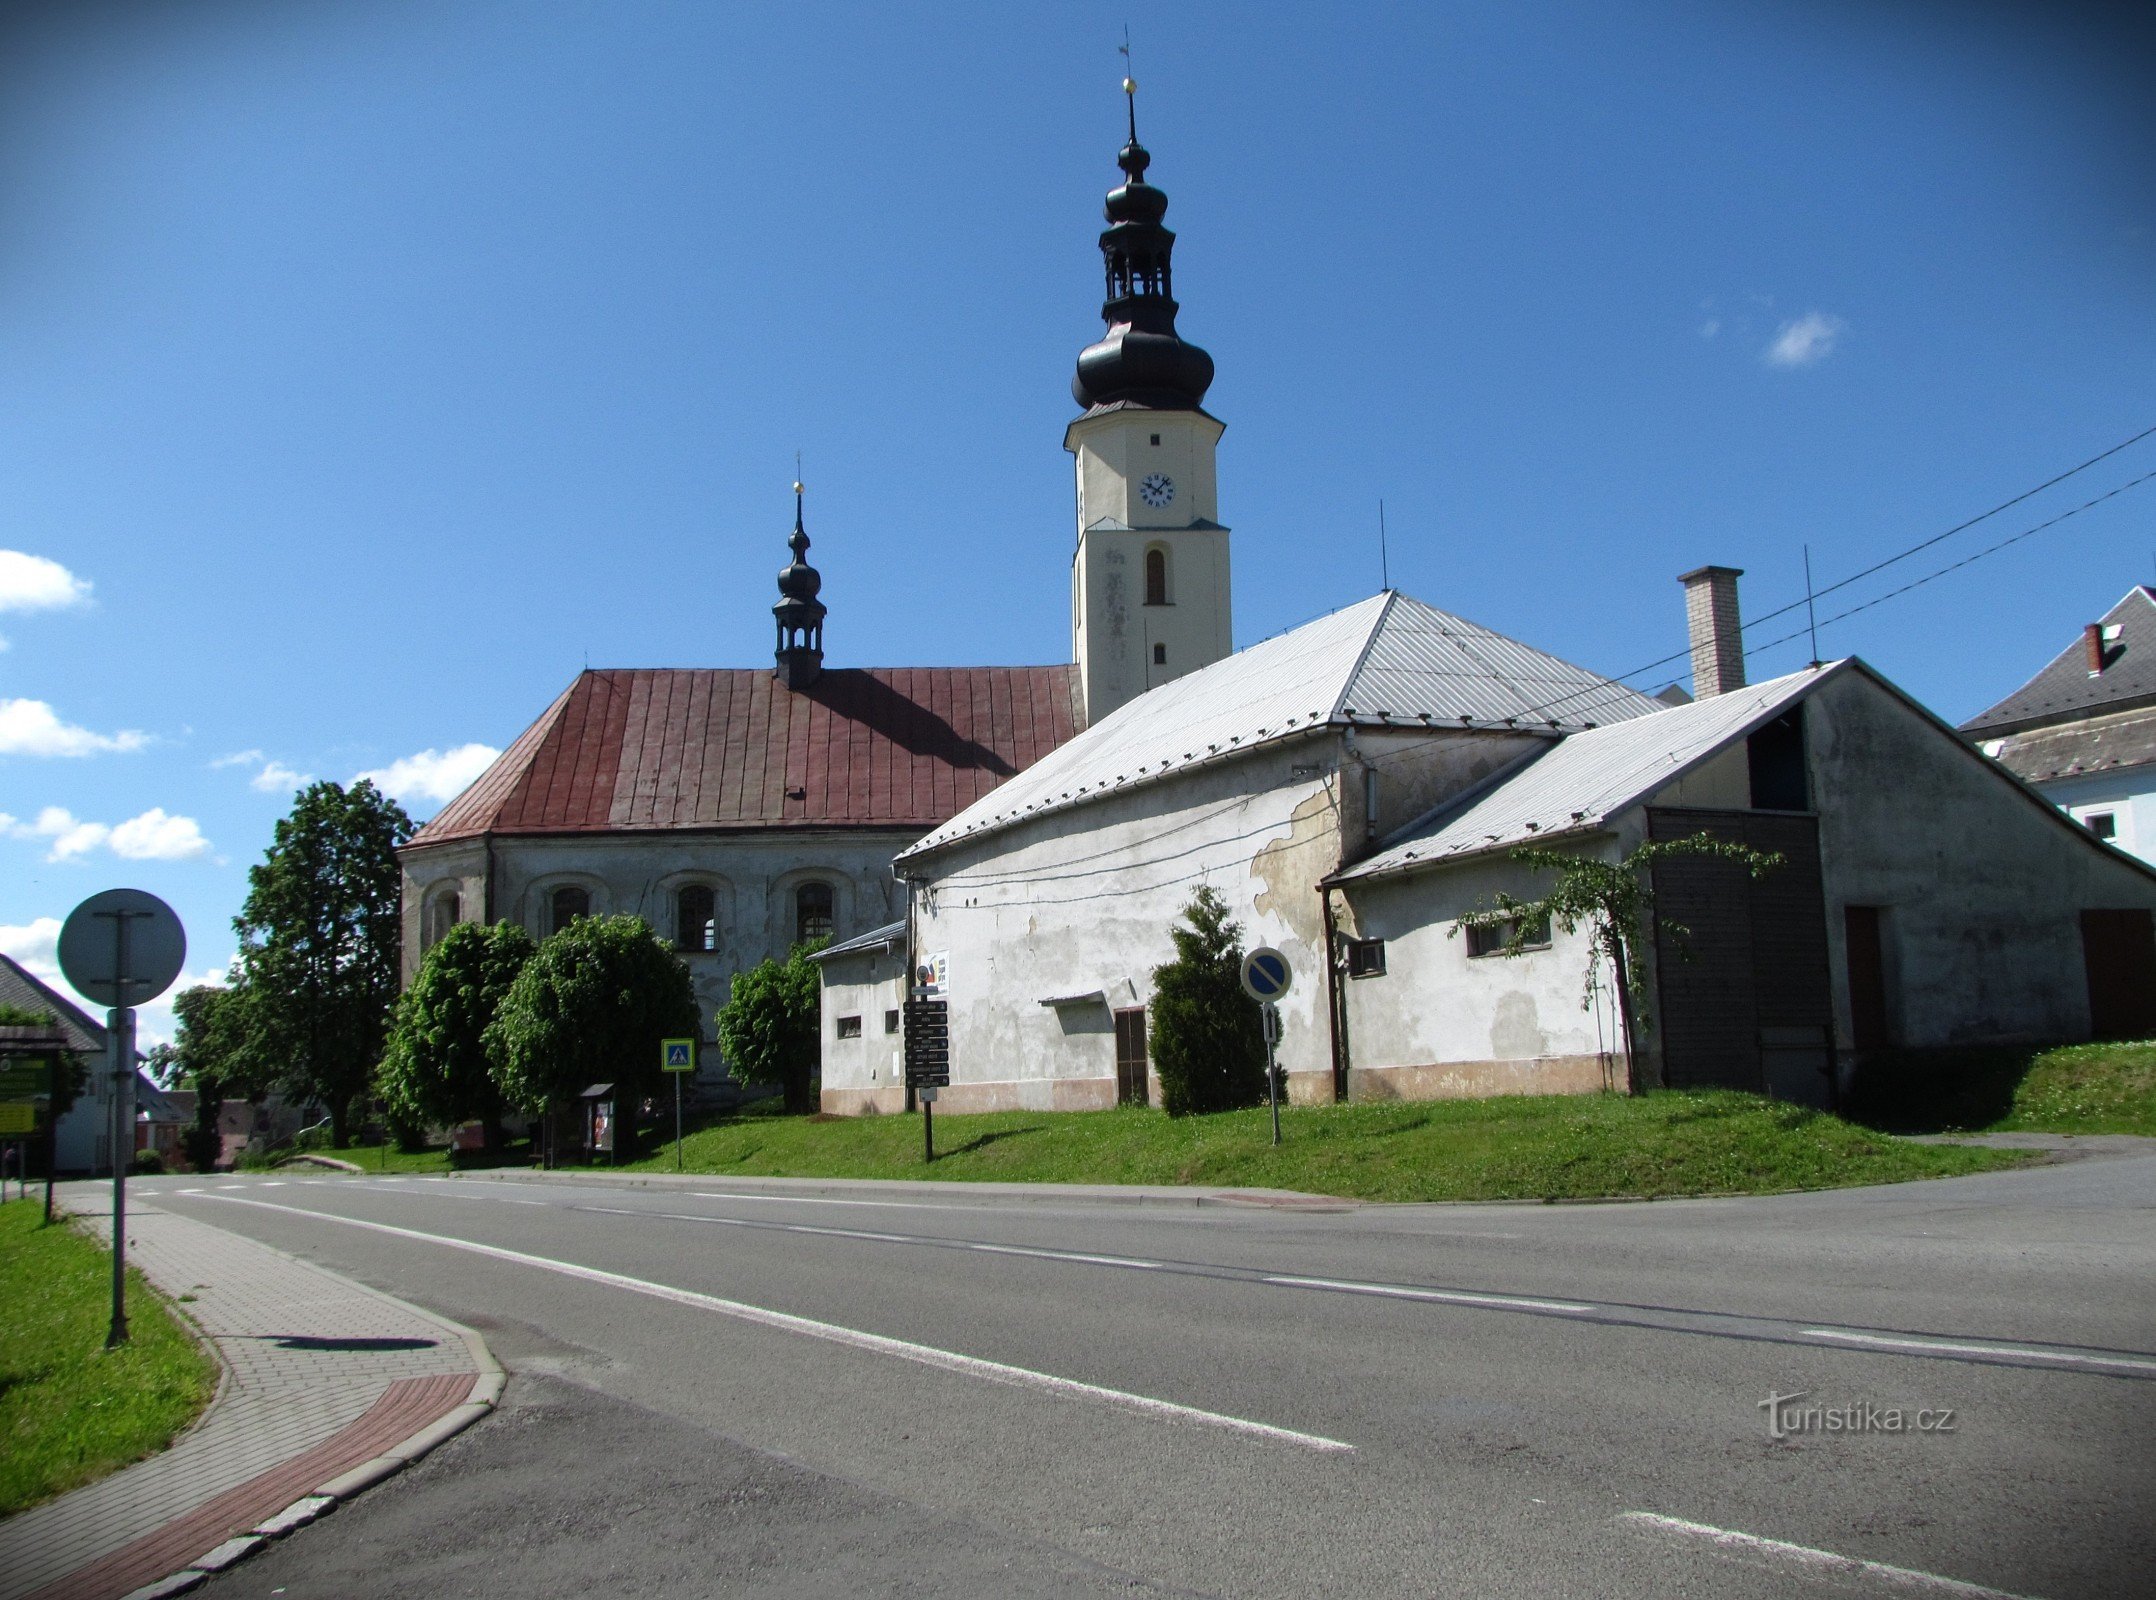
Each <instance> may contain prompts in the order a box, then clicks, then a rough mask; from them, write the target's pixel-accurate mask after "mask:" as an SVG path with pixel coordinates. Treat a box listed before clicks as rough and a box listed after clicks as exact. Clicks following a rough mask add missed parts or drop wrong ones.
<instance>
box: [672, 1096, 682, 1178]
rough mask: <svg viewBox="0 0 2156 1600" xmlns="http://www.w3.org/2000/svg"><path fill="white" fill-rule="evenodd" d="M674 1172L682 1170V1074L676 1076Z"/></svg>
mask: <svg viewBox="0 0 2156 1600" xmlns="http://www.w3.org/2000/svg"><path fill="white" fill-rule="evenodd" d="M674 1170H675V1171H676V1172H679V1171H680V1170H681V1074H680V1073H678V1072H677V1073H675V1074H674Z"/></svg>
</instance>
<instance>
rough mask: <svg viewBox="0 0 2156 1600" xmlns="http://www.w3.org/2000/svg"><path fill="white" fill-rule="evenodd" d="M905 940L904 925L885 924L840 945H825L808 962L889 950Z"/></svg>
mask: <svg viewBox="0 0 2156 1600" xmlns="http://www.w3.org/2000/svg"><path fill="white" fill-rule="evenodd" d="M905 938H906V925H905V923H903V922H887V923H885V924H884V925H883V926H882V927H880V928H871V929H869V930H868V932H866V933H857V934H855V935H854V936H853V937H852V938H851V939H848V940H846V941H845V942H844V943H842V944H830V945H825V946H824V947H823V948H822V949H821V950H818V951H817V952H816V953H815V954H814V955H812V956H810V957H809V960H811V961H829V960H830V959H831V958H832V957H833V956H852V955H860V954H862V953H863V952H865V951H869V950H889V949H891V948H892V947H893V946H894V945H898V944H901V943H903V942H904V941H905Z"/></svg>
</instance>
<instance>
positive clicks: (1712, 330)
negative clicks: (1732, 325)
mask: <svg viewBox="0 0 2156 1600" xmlns="http://www.w3.org/2000/svg"><path fill="white" fill-rule="evenodd" d="M1721 331H1722V319H1721V318H1720V317H1709V318H1708V319H1707V320H1706V321H1705V322H1702V323H1701V324H1700V325H1699V336H1700V337H1701V338H1702V339H1711V338H1713V337H1714V336H1715V335H1716V334H1718V333H1720V332H1721Z"/></svg>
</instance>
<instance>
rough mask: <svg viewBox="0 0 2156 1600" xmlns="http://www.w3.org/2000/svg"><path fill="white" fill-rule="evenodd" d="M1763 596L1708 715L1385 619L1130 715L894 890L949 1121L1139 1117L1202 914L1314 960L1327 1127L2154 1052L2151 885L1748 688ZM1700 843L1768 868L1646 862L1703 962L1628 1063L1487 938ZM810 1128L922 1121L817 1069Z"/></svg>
mask: <svg viewBox="0 0 2156 1600" xmlns="http://www.w3.org/2000/svg"><path fill="white" fill-rule="evenodd" d="M1737 577H1738V574H1737V573H1735V572H1734V571H1731V570H1730V569H1726V568H1716V567H1708V568H1702V569H1700V570H1699V571H1697V572H1694V573H1690V574H1687V575H1686V587H1687V594H1688V601H1689V610H1690V613H1691V619H1692V624H1693V644H1694V649H1693V664H1694V670H1693V685H1694V689H1695V690H1696V691H1697V694H1698V699H1697V700H1696V701H1694V702H1693V703H1691V704H1688V705H1682V706H1675V707H1672V706H1668V705H1666V704H1664V703H1663V702H1662V701H1659V700H1652V699H1649V698H1648V697H1646V696H1644V695H1638V694H1635V693H1634V692H1633V691H1630V690H1628V689H1624V688H1622V687H1621V686H1619V685H1615V684H1612V683H1610V682H1608V681H1607V680H1605V679H1602V678H1599V677H1597V676H1595V675H1594V674H1592V673H1589V672H1586V671H1584V670H1583V669H1580V668H1578V667H1574V666H1570V665H1569V664H1567V663H1565V662H1563V661H1562V660H1560V659H1558V658H1556V657H1554V656H1550V655H1548V654H1546V653H1544V652H1540V651H1536V650H1534V649H1532V648H1531V647H1530V646H1527V645H1523V644H1520V643H1519V642H1517V641H1514V640H1509V639H1505V638H1503V637H1502V636H1499V635H1496V634H1494V633H1491V632H1490V631H1489V630H1486V629H1482V628H1478V627H1476V626H1475V625H1473V624H1471V623H1468V622H1466V621H1464V620H1463V619H1461V618H1458V617H1454V616H1451V615H1449V614H1447V613H1444V612H1441V611H1438V610H1436V609H1435V608H1433V607H1429V606H1426V605H1423V604H1422V603H1420V602H1417V601H1414V600H1411V599H1409V598H1407V597H1405V596H1402V595H1396V594H1385V595H1380V596H1377V597H1375V598H1373V599H1371V600H1368V601H1365V602H1362V603H1361V604H1360V605H1357V606H1352V607H1349V608H1348V609H1347V610H1345V611H1342V612H1337V613H1335V614H1333V615H1332V616H1329V617H1324V618H1320V619H1319V620H1318V621H1316V622H1313V623H1309V624H1306V625H1305V626H1304V627H1302V628H1298V629H1296V630H1294V631H1293V632H1290V633H1287V634H1284V635H1281V636H1280V637H1278V638H1276V639H1272V640H1268V641H1266V642H1265V643H1263V644H1259V645H1256V646H1253V647H1251V648H1250V649H1248V650H1245V651H1242V652H1240V653H1239V654H1237V655H1236V656H1234V657H1231V658H1230V659H1229V660H1227V661H1223V662H1221V663H1218V664H1216V665H1214V666H1212V667H1208V668H1206V669H1204V670H1203V671H1201V672H1198V673H1196V674H1193V675H1192V676H1190V677H1188V678H1185V679H1183V680H1181V681H1179V682H1177V683H1174V684H1170V685H1167V686H1165V687H1163V688H1160V689H1156V690H1153V691H1151V692H1150V693H1148V694H1146V695H1144V696H1141V697H1140V698H1139V699H1137V700H1136V701H1133V702H1132V703H1130V704H1129V705H1126V706H1124V707H1122V708H1121V709H1119V710H1118V711H1116V712H1114V713H1112V714H1111V715H1110V716H1108V717H1107V718H1106V719H1104V720H1103V721H1101V722H1099V723H1097V724H1095V725H1094V726H1092V727H1090V728H1089V729H1087V730H1086V732H1085V733H1083V734H1081V735H1080V736H1078V737H1077V738H1075V739H1073V740H1072V741H1071V742H1070V743H1069V744H1067V745H1065V746H1064V747H1063V748H1062V749H1060V750H1059V751H1057V752H1056V753H1055V754H1054V755H1052V756H1050V757H1048V758H1046V759H1044V760H1043V761H1041V762H1039V763H1037V764H1036V765H1035V766H1034V767H1032V768H1031V769H1029V770H1028V771H1027V772H1026V773H1025V774H1024V775H1022V776H1021V777H1020V778H1018V779H1015V780H1013V781H1012V782H1011V783H1009V784H1006V785H1004V786H1003V787H1002V788H1000V789H998V790H996V791H994V792H993V793H991V794H990V795H988V796H987V797H986V798H984V799H983V800H982V801H980V802H979V803H977V804H976V805H974V806H972V807H970V808H969V809H968V810H966V811H963V812H961V813H960V814H959V815H958V816H956V817H954V818H952V819H951V821H950V822H948V823H946V824H945V825H943V826H942V827H940V828H938V829H937V830H935V831H934V832H932V833H931V834H929V835H928V836H927V837H926V838H924V839H923V840H922V841H921V842H920V843H919V844H918V845H916V846H914V847H913V848H912V849H910V850H908V851H906V852H904V853H903V854H901V855H900V857H899V859H898V871H899V873H900V875H901V876H902V877H904V878H905V879H906V880H907V882H908V884H909V886H910V888H911V891H912V893H911V914H910V917H909V919H908V927H907V930H906V934H907V939H908V941H909V960H910V961H911V962H912V963H913V964H914V965H916V966H917V967H918V966H919V965H922V964H929V965H932V966H933V967H934V969H935V970H936V972H937V973H938V975H939V979H940V982H939V993H940V994H941V996H942V998H944V1000H945V1001H946V1004H947V1005H948V1008H949V1009H948V1026H949V1036H950V1051H951V1086H950V1088H948V1089H947V1090H945V1091H944V1092H943V1099H942V1101H941V1102H940V1103H941V1104H943V1105H945V1106H947V1107H948V1108H949V1109H952V1110H971V1109H990V1108H1000V1107H1006V1106H1023V1107H1028V1108H1039V1109H1077V1108H1082V1107H1092V1106H1104V1105H1109V1104H1113V1103H1115V1102H1116V1101H1117V1100H1118V1099H1133V1098H1139V1097H1140V1095H1141V1092H1143V1093H1146V1094H1149V1093H1150V1092H1151V1089H1152V1086H1151V1084H1150V1083H1148V1082H1147V1079H1146V1077H1145V1075H1144V1073H1143V1071H1142V1063H1141V1062H1139V1061H1136V1060H1133V1059H1127V1058H1130V1057H1133V1056H1134V1055H1136V1053H1138V1052H1141V1051H1142V1050H1143V1048H1144V1039H1145V1027H1144V1022H1143V1017H1144V1014H1145V1008H1146V1007H1147V1005H1148V1003H1149V1001H1150V999H1151V993H1152V976H1151V975H1152V971H1153V969H1154V968H1155V967H1156V966H1158V965H1160V964H1162V963H1163V962H1165V961H1167V960H1168V959H1169V958H1170V956H1171V955H1172V946H1171V944H1170V941H1169V937H1168V929H1169V926H1170V925H1171V924H1172V923H1173V922H1174V921H1175V920H1176V918H1177V916H1178V915H1179V914H1180V913H1181V911H1182V909H1183V908H1184V906H1186V905H1187V904H1188V901H1189V899H1190V896H1191V894H1192V892H1193V890H1194V889H1195V888H1196V886H1197V885H1199V884H1201V883H1203V884H1207V885H1210V886H1211V887H1212V888H1213V889H1215V890H1216V891H1218V892H1219V893H1220V894H1221V895H1222V896H1223V898H1225V899H1226V900H1227V902H1228V904H1229V907H1230V909H1231V911H1232V913H1233V914H1234V915H1235V917H1236V918H1237V919H1238V920H1239V921H1240V922H1241V924H1242V926H1243V930H1244V937H1245V940H1246V943H1248V944H1260V943H1262V944H1269V945H1273V946H1275V947H1277V948H1278V949H1280V950H1281V951H1282V952H1283V953H1284V954H1286V955H1287V957H1288V959H1289V963H1290V965H1291V967H1292V968H1293V970H1294V974H1295V980H1296V981H1295V986H1294V988H1293V990H1292V991H1291V993H1290V995H1289V996H1288V998H1287V1000H1286V1002H1285V1003H1284V1004H1283V1006H1282V1012H1283V1019H1284V1034H1283V1041H1282V1045H1281V1049H1280V1059H1281V1062H1282V1064H1283V1066H1284V1067H1285V1068H1286V1072H1287V1081H1288V1086H1289V1092H1290V1095H1291V1097H1292V1098H1294V1099H1297V1100H1302V1101H1320V1100H1332V1099H1347V1098H1393V1097H1403V1098H1422V1097H1436V1096H1454V1095H1488V1094H1502V1093H1545V1092H1589V1091H1595V1090H1601V1089H1605V1088H1612V1089H1627V1088H1647V1087H1656V1086H1661V1085H1672V1086H1725V1087H1734V1088H1743V1089H1749V1090H1753V1091H1758V1092H1767V1093H1773V1094H1777V1095H1780V1096H1783V1097H1787V1098H1792V1099H1798V1100H1804V1101H1808V1102H1814V1103H1828V1102H1830V1101H1831V1100H1832V1098H1833V1097H1834V1095H1835V1094H1836V1092H1837V1089H1838V1087H1840V1086H1841V1085H1843V1084H1845V1083H1846V1081H1847V1078H1848V1075H1849V1072H1850V1071H1851V1069H1852V1068H1853V1067H1854V1066H1855V1065H1856V1064H1857V1063H1859V1062H1861V1061H1862V1060H1863V1059H1864V1058H1865V1057H1866V1056H1868V1055H1871V1054H1873V1053H1876V1052H1879V1051H1883V1050H1887V1049H1890V1048H1894V1047H1915V1048H1922V1047H1925V1046H1935V1045H1948V1044H1968V1043H1979V1042H2002V1041H2009V1040H2051V1039H2078V1038H2087V1037H2090V1036H2091V1035H2092V1034H2102V1035H2113V1036H2116V1035H2132V1036H2140V1035H2143V1034H2146V1033H2148V1032H2150V1031H2152V1030H2156V872H2152V871H2151V870H2150V869H2149V868H2148V867H2147V866H2145V865H2144V864H2142V863H2141V862H2138V861H2136V860H2134V859H2133V858H2131V857H2129V856H2127V855H2125V854H2123V853H2122V852H2120V851H2118V850H2116V849H2114V848H2112V847H2111V846H2110V845H2108V844H2106V843H2104V842H2103V841H2101V840H2099V839H2096V838H2095V837H2093V836H2092V835H2091V834H2090V833H2089V832H2088V831H2087V830H2085V829H2083V828H2080V827H2077V826H2075V825H2073V824H2072V823H2071V822H2070V821H2069V820H2068V819H2067V818H2066V817H2064V816H2063V815H2062V814H2061V813H2059V812H2058V811H2057V810H2056V808H2054V807H2052V806H2050V805H2049V804H2047V803H2046V802H2045V801H2044V800H2043V799H2042V798H2041V797H2040V796H2038V795H2037V794H2035V793H2034V792H2033V791H2032V790H2031V789H2030V788H2029V787H2028V786H2027V785H2026V784H2024V783H2023V782H2022V781H2021V780H2020V779H2018V778H2016V777H2015V776H2014V775H2013V774H2012V773H2010V772H2008V771H2006V770H2004V769H2003V768H2001V767H2000V766H1998V765H1997V764H1996V763H1994V762H1991V761H1988V760H1986V759H1985V758H1983V757H1982V756H1981V755H1979V754H1978V753H1977V752H1975V751H1974V750H1972V749H1971V748H1970V747H1969V746H1968V745H1967V744H1966V743H1965V742H1964V741H1963V740H1962V739H1960V738H1959V737H1958V736H1957V735H1956V734H1955V732H1954V730H1953V729H1952V728H1950V727H1948V726H1947V725H1946V724H1944V723H1942V722H1941V721H1939V719H1937V718H1936V717H1934V716H1933V715H1932V714H1931V713H1929V712H1928V711H1926V710H1925V709H1924V708H1923V707H1922V706H1920V705H1918V704H1917V703H1916V702H1915V701H1913V700H1912V699H1910V698H1909V697H1908V696H1907V695H1905V694H1904V693H1902V692H1901V691H1900V690H1898V689H1896V688H1895V687H1894V686H1893V685H1892V684H1891V683H1889V682H1888V681H1887V680H1886V679H1885V678H1883V677H1882V676H1881V675H1879V674H1878V673H1877V672H1875V671H1874V670H1873V669H1871V668H1870V667H1868V666H1866V665H1865V664H1864V663H1862V662H1860V661H1856V660H1847V661H1841V662H1835V663H1831V664H1825V665H1822V666H1819V667H1815V668H1811V669H1807V670H1806V671H1804V672H1801V673H1797V674H1793V675H1791V676H1789V677H1785V678H1780V679H1776V680H1773V681H1772V682H1769V683H1764V684H1758V685H1747V684H1746V683H1745V681H1744V673H1743V648H1742V636H1741V628H1740V626H1739V624H1738V620H1737V607H1736V579H1737ZM1702 832H1704V833H1711V834H1714V835H1716V836H1718V837H1721V838H1725V839H1731V840H1736V841H1739V842H1742V843H1744V844H1747V845H1750V846H1752V847H1753V848H1754V849H1757V850H1760V851H1763V852H1771V853H1773V854H1774V855H1776V856H1777V857H1778V858H1779V862H1778V864H1777V865H1776V866H1775V867H1774V868H1773V869H1772V870H1770V871H1767V872H1765V873H1764V874H1762V875H1760V876H1759V877H1757V878H1756V879H1755V878H1752V877H1750V876H1748V875H1747V874H1746V872H1745V871H1744V870H1743V869H1742V868H1741V867H1739V866H1736V865H1734V864H1732V863H1731V862H1729V861H1727V860H1725V859H1720V858H1715V857H1711V856H1706V855H1691V856H1675V857H1672V858H1669V859H1666V860H1664V861H1662V862H1660V863H1659V864H1658V865H1657V866H1656V867H1655V868H1654V869H1653V874H1652V888H1653V892H1654V895H1655V898H1656V903H1657V908H1658V911H1659V914H1660V916H1661V917H1663V918H1666V919H1668V920H1669V921H1671V922H1674V923H1676V924H1679V925H1681V927H1682V928H1683V929H1684V930H1685V931H1684V932H1683V933H1682V934H1678V933H1676V932H1674V931H1671V930H1666V929H1665V930H1660V931H1658V932H1657V933H1656V934H1655V936H1654V938H1653V940H1652V943H1651V946H1650V947H1649V948H1647V949H1645V950H1644V951H1643V953H1642V954H1643V959H1642V962H1641V971H1640V973H1639V978H1640V998H1639V1000H1638V1002H1637V1006H1636V1010H1637V1015H1638V1018H1639V1020H1640V1022H1641V1024H1642V1025H1641V1026H1639V1027H1638V1028H1636V1029H1635V1030H1633V1041H1632V1042H1633V1045H1634V1046H1635V1048H1633V1049H1630V1050H1628V1048H1627V1038H1626V1029H1625V1028H1624V1027H1623V1026H1622V1023H1621V1019H1620V1016H1619V1014H1618V1012H1617V1009H1616V1007H1615V1004H1614V995H1613V992H1612V982H1613V979H1612V975H1611V974H1609V973H1608V972H1606V971H1598V970H1597V967H1598V962H1599V960H1600V958H1599V957H1598V955H1597V954H1596V951H1595V949H1594V947H1593V945H1592V943H1591V941H1590V939H1589V938H1588V936H1587V933H1586V931H1585V930H1578V931H1575V932H1573V933H1570V934H1567V933H1565V932H1564V931H1563V930H1559V929H1553V930H1549V931H1548V932H1547V934H1546V935H1545V936H1544V937H1542V938H1538V939H1530V940H1528V941H1527V942H1528V943H1529V944H1530V945H1533V946H1535V948H1530V949H1527V950H1525V951H1523V952H1522V953H1519V954H1512V955H1508V954H1504V953H1503V949H1502V947H1503V944H1504V943H1505V941H1504V940H1502V938H1500V937H1497V936H1493V935H1490V934H1478V933H1477V932H1476V931H1475V930H1473V929H1470V928H1466V927H1464V926H1463V925H1462V921H1461V919H1462V917H1463V916H1464V915H1466V914H1468V913H1471V912H1476V911H1482V910H1487V909H1488V908H1490V907H1491V906H1492V905H1493V904H1494V903H1495V898H1494V897H1495V896H1496V894H1497V893H1498V891H1500V890H1502V891H1505V892H1508V893H1510V894H1512V895H1514V896H1516V897H1518V898H1522V899H1526V898H1532V897H1533V896H1535V895H1537V894H1538V893H1540V892H1541V890H1542V888H1543V886H1544V881H1545V876H1544V874H1542V873H1539V872H1537V871H1536V870H1534V869H1532V868H1530V867H1528V866H1527V865H1525V864H1523V863H1521V862H1519V861H1517V860H1515V859H1513V856H1512V853H1511V852H1512V851H1513V850H1514V849H1516V848H1518V847H1520V846H1523V845H1541V846H1546V847H1550V848H1554V849H1558V850H1577V851H1581V852H1587V853H1591V854H1593V855H1595V856H1598V857H1600V858H1602V859H1605V860H1614V859H1616V858H1618V857H1620V856H1621V855H1623V854H1624V853H1625V852H1626V851H1628V850H1629V849H1631V848H1632V847H1633V846H1634V845H1636V844H1638V843H1639V842H1641V841H1643V840H1647V839H1673V838H1680V837H1683V836H1686V835H1689V834H1695V833H1702ZM828 1005H829V1006H834V1007H839V1008H842V1009H843V1008H848V1007H853V1006H854V1005H855V997H854V996H851V995H849V994H847V993H845V992H844V991H843V989H836V990H835V991H834V994H833V996H832V998H831V1000H830V1001H829V1002H828ZM1134 1069H1139V1070H1134ZM1141 1086H1142V1088H1141ZM824 1104H825V1106H826V1107H827V1108H828V1109H830V1110H833V1111H867V1110H889V1109H895V1108H897V1106H898V1105H899V1104H901V1097H900V1093H899V1091H898V1090H897V1089H896V1088H895V1087H893V1086H890V1085H887V1084H884V1083H882V1082H881V1081H880V1080H872V1081H858V1080H853V1079H850V1078H848V1077H847V1076H846V1075H845V1074H844V1073H843V1072H842V1071H840V1072H834V1071H833V1070H832V1069H831V1067H829V1066H827V1070H826V1076H825V1082H824Z"/></svg>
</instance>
